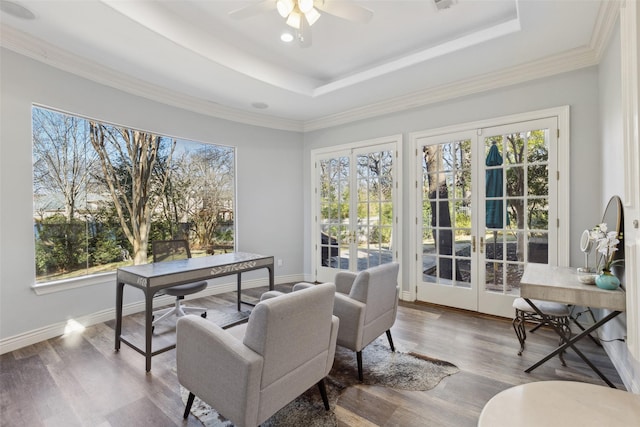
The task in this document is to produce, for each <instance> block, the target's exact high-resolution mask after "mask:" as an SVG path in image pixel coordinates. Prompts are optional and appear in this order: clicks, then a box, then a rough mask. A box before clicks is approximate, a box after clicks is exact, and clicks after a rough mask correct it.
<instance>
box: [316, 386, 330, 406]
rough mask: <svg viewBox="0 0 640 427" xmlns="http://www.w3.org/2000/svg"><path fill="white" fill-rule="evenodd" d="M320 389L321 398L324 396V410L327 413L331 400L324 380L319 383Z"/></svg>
mask: <svg viewBox="0 0 640 427" xmlns="http://www.w3.org/2000/svg"><path fill="white" fill-rule="evenodd" d="M318 388H319V389H320V396H322V402H324V409H326V410H327V411H328V410H329V409H330V407H329V398H328V397H327V387H326V386H325V384H324V378H323V379H321V380H320V381H318Z"/></svg>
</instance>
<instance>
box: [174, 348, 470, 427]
mask: <svg viewBox="0 0 640 427" xmlns="http://www.w3.org/2000/svg"><path fill="white" fill-rule="evenodd" d="M362 360H363V375H364V381H363V383H360V382H359V381H358V368H357V364H356V356H355V352H353V351H350V350H347V349H345V348H342V347H337V349H336V356H335V361H334V363H333V368H332V369H331V372H330V373H329V376H328V377H327V378H326V380H325V382H326V386H327V395H328V398H329V404H330V406H331V410H330V411H325V409H324V405H323V403H322V398H321V397H320V392H319V391H318V387H316V386H314V387H311V388H310V389H309V390H307V391H306V392H305V393H303V394H302V395H301V396H299V397H298V398H296V399H295V400H293V401H292V402H291V403H289V404H288V405H287V406H285V407H284V408H282V409H281V410H279V411H278V412H276V413H275V414H274V415H273V416H272V417H271V418H269V419H268V420H267V421H265V422H264V423H262V424H261V427H283V426H305V427H325V426H337V421H336V416H335V413H334V410H335V407H336V403H337V402H338V399H339V397H340V395H341V394H342V392H343V391H344V390H345V389H346V388H348V387H351V386H353V385H356V384H365V385H369V386H381V387H390V388H394V389H398V390H412V391H424V390H430V389H432V388H434V387H435V386H437V385H438V384H439V383H440V381H441V380H442V379H443V378H445V377H447V376H449V375H453V374H455V373H456V372H458V371H459V370H458V368H457V367H456V366H455V365H452V364H451V363H449V362H445V361H442V360H438V359H433V358H430V357H427V356H423V355H419V354H416V353H406V352H403V351H401V350H400V349H398V348H396V351H395V352H391V350H390V348H389V344H388V342H387V340H386V337H380V338H378V339H377V340H376V341H374V342H373V343H371V344H369V345H368V346H367V347H366V348H365V349H364V350H363V351H362ZM188 394H189V393H188V391H186V390H184V389H182V398H183V401H185V402H186V399H187V395H188ZM191 413H192V414H193V415H194V416H195V417H196V418H198V419H199V420H200V421H201V422H202V424H203V425H204V426H206V427H233V423H231V422H230V421H228V420H226V419H225V418H224V417H223V416H221V415H220V414H218V413H217V412H216V411H215V409H213V408H211V407H210V406H209V405H207V404H206V403H204V402H202V401H201V400H200V399H198V398H197V397H196V399H195V401H194V403H193V406H192V407H191Z"/></svg>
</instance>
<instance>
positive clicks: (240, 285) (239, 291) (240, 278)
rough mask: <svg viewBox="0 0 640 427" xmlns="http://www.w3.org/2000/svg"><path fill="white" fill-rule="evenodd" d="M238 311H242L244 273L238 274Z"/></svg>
mask: <svg viewBox="0 0 640 427" xmlns="http://www.w3.org/2000/svg"><path fill="white" fill-rule="evenodd" d="M237 291H238V311H240V303H242V273H238V284H237Z"/></svg>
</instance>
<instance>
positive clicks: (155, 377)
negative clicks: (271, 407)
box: [0, 285, 624, 427]
mask: <svg viewBox="0 0 640 427" xmlns="http://www.w3.org/2000/svg"><path fill="white" fill-rule="evenodd" d="M276 288H277V289H280V290H283V291H288V290H289V289H290V285H278V286H277V287H276ZM263 290H264V289H260V288H258V289H251V290H247V291H245V295H247V297H246V298H245V300H250V299H251V298H252V297H253V298H256V297H257V296H258V295H259V294H260V293H261V292H262V291H263ZM188 305H192V306H203V307H207V308H209V309H210V310H209V318H212V317H215V316H221V315H222V316H224V315H225V314H228V315H233V314H234V313H235V293H231V292H230V293H226V294H221V295H215V296H210V297H206V298H200V299H198V300H193V301H189V302H188ZM246 308H247V309H248V308H250V307H248V306H247V307H246ZM142 322H143V315H142V314H135V315H131V316H127V317H126V318H125V320H124V326H123V328H124V330H125V331H128V332H132V333H139V334H141V333H142V331H143V326H142ZM391 331H392V334H393V339H394V342H395V344H396V347H397V348H398V350H401V351H415V352H417V353H421V354H424V355H427V356H430V357H435V358H438V359H442V360H446V361H449V362H451V363H454V364H455V365H457V366H458V368H460V372H459V373H457V374H455V375H452V376H450V377H447V378H445V379H444V380H443V381H442V382H441V383H440V384H439V385H438V386H437V387H435V388H434V389H432V390H429V391H424V392H415V391H401V390H394V389H390V388H385V387H375V386H356V387H352V388H349V389H347V390H346V391H345V392H344V393H343V394H342V396H341V397H340V399H339V400H338V406H337V407H336V409H335V412H336V415H337V418H338V421H339V425H340V426H385V427H386V426H403V427H407V426H426V425H428V426H447V427H449V426H451V427H456V426H475V425H476V423H477V419H478V416H479V415H480V412H481V410H482V408H483V406H484V405H485V403H486V402H487V401H488V400H489V399H490V398H491V397H493V396H494V395H495V394H496V393H498V392H500V391H502V390H505V389H507V388H509V387H511V386H513V385H517V384H523V383H527V382H531V381H540V380H557V379H565V380H575V381H583V382H588V383H593V384H599V385H605V384H604V382H602V380H601V379H600V378H599V377H598V376H597V375H596V374H595V373H593V372H592V371H591V370H590V369H589V367H588V366H587V365H586V364H585V363H584V362H583V361H582V360H581V359H579V358H578V356H577V355H575V354H574V353H573V352H572V351H570V352H569V353H568V354H567V355H566V360H567V366H566V367H563V366H562V365H561V364H560V361H559V359H558V358H557V357H556V358H554V359H552V360H550V361H549V362H547V363H546V364H544V365H542V366H540V367H539V368H537V369H536V370H534V371H533V372H532V373H530V374H527V373H525V372H524V370H525V369H526V368H527V367H528V366H530V365H532V364H533V363H534V362H535V361H537V360H538V359H540V358H541V357H543V356H544V355H545V354H547V353H548V352H549V351H550V350H551V349H553V348H554V347H555V345H556V344H557V338H556V335H555V334H554V333H553V331H551V330H548V329H546V330H545V329H542V330H538V331H536V333H534V334H528V337H527V347H526V349H525V351H524V353H523V355H522V356H518V355H517V351H518V348H519V344H518V340H517V339H516V337H515V334H514V332H513V329H512V327H511V321H510V320H508V319H499V318H493V317H490V316H485V315H480V314H477V313H469V312H465V311H461V310H455V309H449V308H445V307H439V306H433V305H426V304H417V303H404V302H401V307H400V309H399V311H398V316H397V321H396V323H395V325H394V326H393V328H392V330H391ZM155 332H156V334H158V335H159V336H160V337H162V339H167V340H171V339H173V335H174V332H173V329H172V328H171V327H169V326H165V327H160V326H158V329H157V330H156V331H155ZM579 347H580V349H581V350H582V351H583V352H584V353H585V354H586V355H587V357H589V358H590V359H591V360H592V361H593V362H594V363H595V364H596V366H598V367H599V368H600V369H601V370H602V371H603V372H604V374H605V375H607V376H608V377H609V378H610V379H611V380H612V381H613V382H614V383H615V384H616V386H617V387H618V388H621V389H624V386H623V385H622V382H621V380H620V378H619V376H618V374H617V373H616V371H615V369H614V368H613V365H612V364H611V362H610V360H609V359H608V357H607V356H606V354H605V352H604V350H603V349H602V348H600V347H598V346H596V345H595V344H594V343H593V342H591V341H590V340H583V341H581V342H580V343H579ZM364 363H366V360H365V361H364ZM174 366H175V350H171V351H168V352H166V353H162V354H160V355H157V356H155V357H154V358H153V361H152V369H151V372H150V373H148V374H147V373H145V369H144V358H143V357H142V356H141V355H140V354H138V353H137V352H135V351H134V350H132V349H131V348H129V347H127V346H124V345H123V346H122V349H121V350H120V351H119V352H115V351H114V322H113V321H110V322H105V323H101V324H98V325H94V326H91V327H88V328H86V329H85V330H84V331H82V332H75V333H71V334H69V335H66V336H61V337H58V338H53V339H50V340H48V341H45V342H41V343H38V344H35V345H32V346H29V347H26V348H22V349H19V350H16V351H14V352H12V353H8V354H4V355H2V356H0V388H1V390H0V410H1V412H0V425H2V426H3V427H9V426H28V427H36V426H65V427H71V426H91V427H93V426H99V427H121V426H122V427H125V426H126V427H131V426H154V427H155V426H161V427H172V426H199V425H201V424H200V422H199V421H198V420H197V419H195V418H194V417H193V416H190V417H189V418H188V419H187V420H186V421H185V420H183V419H182V412H183V410H184V404H183V403H182V400H181V398H180V395H179V385H178V381H177V378H176V375H175V372H174Z"/></svg>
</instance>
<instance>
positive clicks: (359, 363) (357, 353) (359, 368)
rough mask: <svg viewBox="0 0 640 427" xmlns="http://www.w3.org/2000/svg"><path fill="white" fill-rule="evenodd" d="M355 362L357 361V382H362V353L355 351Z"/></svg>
mask: <svg viewBox="0 0 640 427" xmlns="http://www.w3.org/2000/svg"><path fill="white" fill-rule="evenodd" d="M356 360H357V361H358V380H360V382H362V381H364V380H363V378H364V377H363V376H362V351H356Z"/></svg>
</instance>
